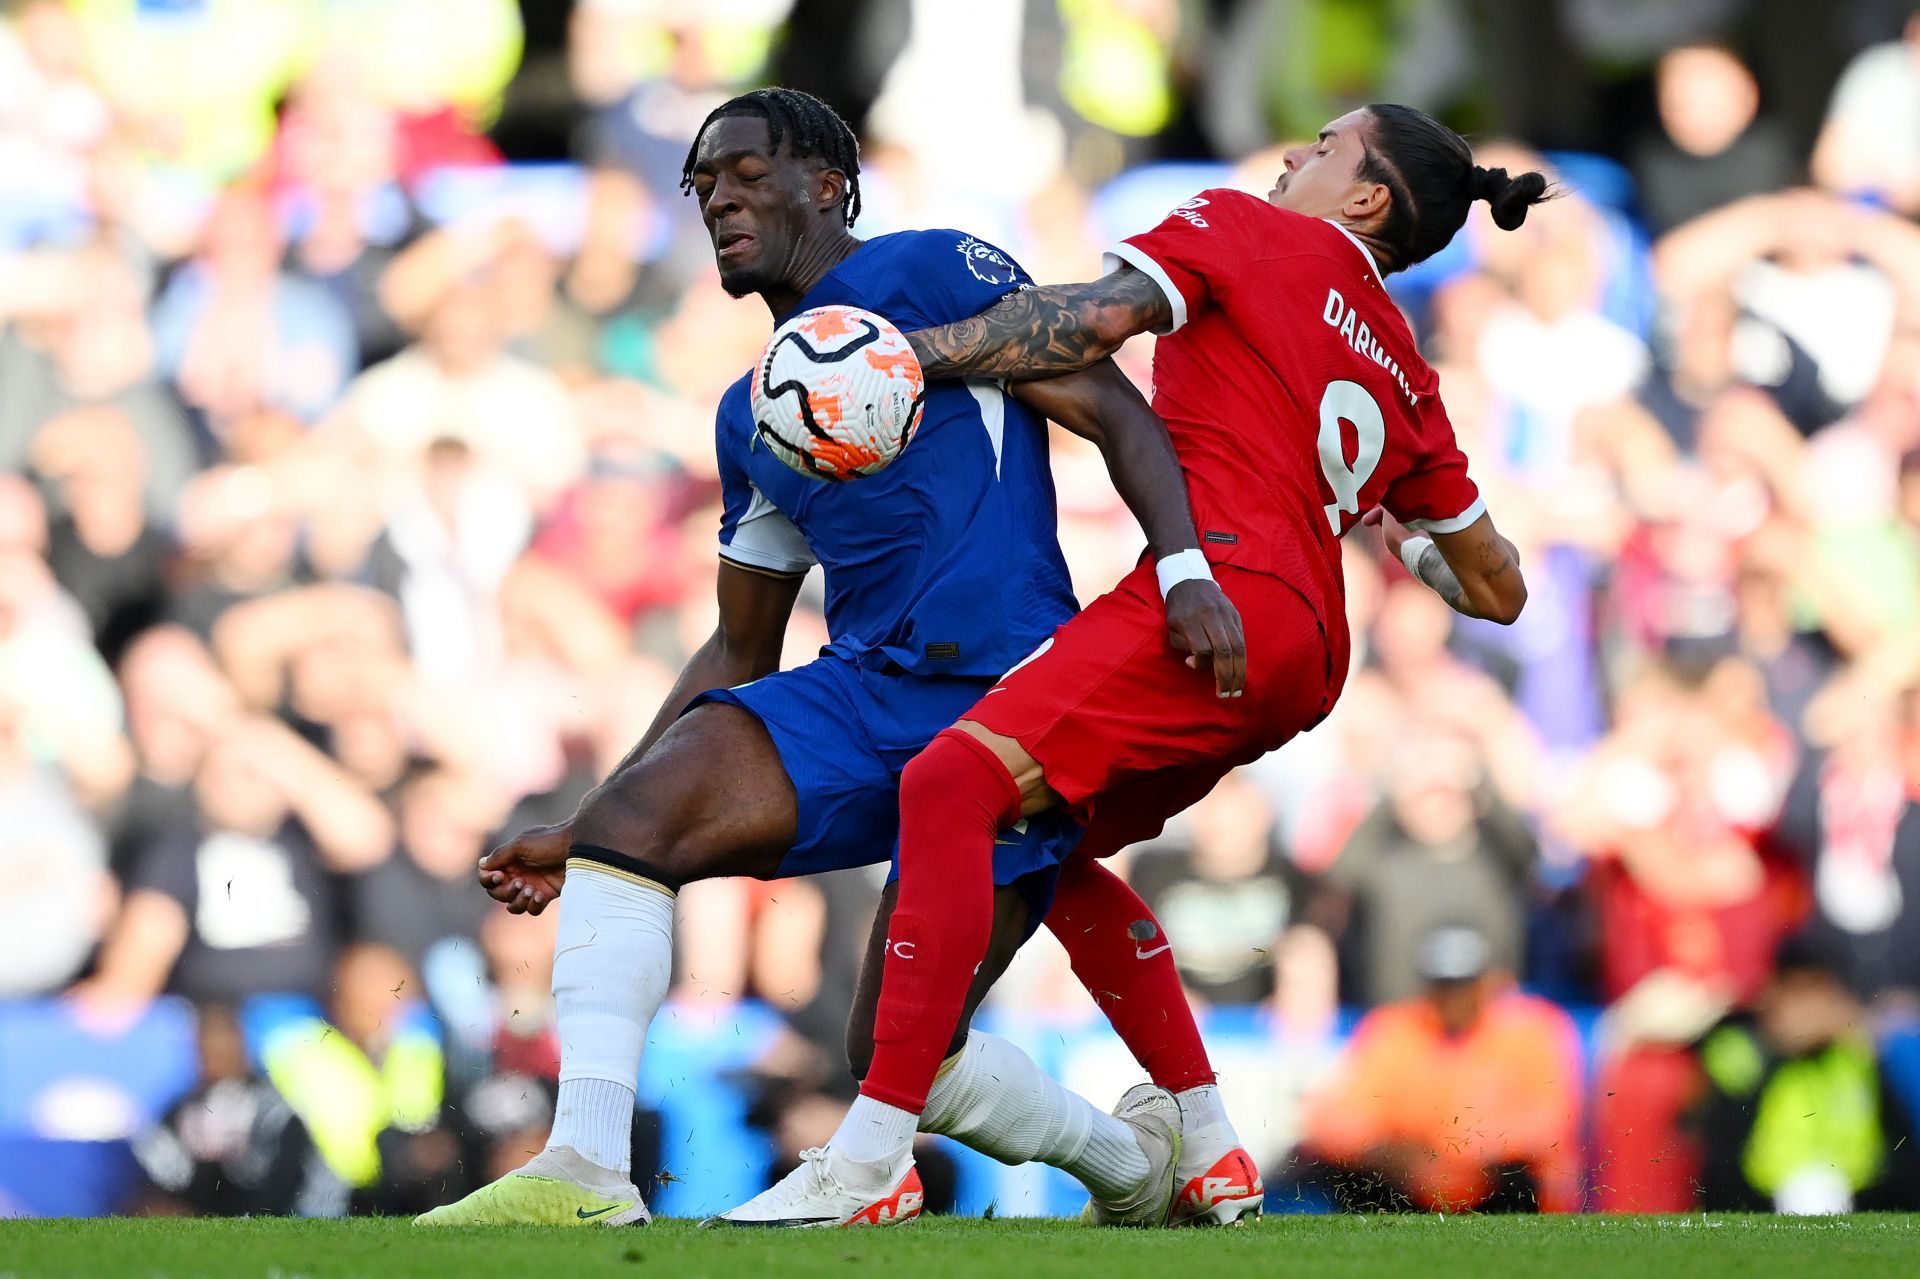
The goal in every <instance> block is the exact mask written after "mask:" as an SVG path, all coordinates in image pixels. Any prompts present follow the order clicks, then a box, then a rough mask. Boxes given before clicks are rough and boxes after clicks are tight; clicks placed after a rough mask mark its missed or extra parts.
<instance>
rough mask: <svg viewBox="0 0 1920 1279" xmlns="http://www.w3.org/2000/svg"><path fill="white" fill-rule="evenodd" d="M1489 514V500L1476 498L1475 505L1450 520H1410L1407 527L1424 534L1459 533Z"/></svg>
mask: <svg viewBox="0 0 1920 1279" xmlns="http://www.w3.org/2000/svg"><path fill="white" fill-rule="evenodd" d="M1486 513H1487V499H1486V498H1484V497H1476V498H1474V499H1473V505H1472V506H1469V507H1468V508H1467V509H1466V510H1464V511H1462V512H1460V514H1458V515H1456V516H1454V517H1453V518H1452V519H1450V520H1408V521H1407V527H1408V528H1411V529H1418V530H1420V531H1421V532H1422V533H1458V532H1459V531H1460V530H1461V529H1463V528H1465V527H1467V525H1469V524H1471V523H1473V522H1474V521H1475V520H1477V519H1479V518H1480V517H1481V516H1482V515H1485V514H1486Z"/></svg>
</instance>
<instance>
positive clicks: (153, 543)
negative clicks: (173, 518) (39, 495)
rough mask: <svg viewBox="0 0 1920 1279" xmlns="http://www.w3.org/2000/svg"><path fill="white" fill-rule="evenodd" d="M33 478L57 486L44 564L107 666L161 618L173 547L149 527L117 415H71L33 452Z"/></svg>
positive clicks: (130, 443) (143, 463) (133, 451)
mask: <svg viewBox="0 0 1920 1279" xmlns="http://www.w3.org/2000/svg"><path fill="white" fill-rule="evenodd" d="M33 463H34V470H35V471H36V472H38V473H39V475H40V476H41V478H42V479H44V480H47V481H50V482H52V483H54V484H56V485H57V486H58V490H57V491H58V493H59V501H58V502H57V504H56V505H57V507H58V508H59V509H60V510H61V511H63V512H64V513H63V514H62V515H61V516H60V517H59V518H58V519H56V520H55V521H54V523H53V526H52V527H51V528H50V529H49V530H48V534H47V563H48V565H49V566H50V567H51V568H52V569H53V575H54V577H55V578H57V579H58V580H59V582H60V585H61V586H62V587H63V588H64V589H65V590H66V591H67V593H68V594H70V595H72V596H73V598H74V602H75V603H77V604H79V605H80V607H81V609H83V610H84V611H85V612H86V615H87V622H88V624H89V625H90V626H91V627H92V629H93V642H94V645H95V646H96V647H97V648H99V650H100V655H101V657H103V658H105V659H106V660H107V662H108V663H114V662H117V661H119V659H120V654H121V653H122V652H123V651H124V650H125V649H126V646H127V644H128V643H129V642H130V641H131V640H132V639H133V637H134V636H136V635H138V634H139V633H140V632H141V631H144V630H146V629H147V628H148V627H150V626H153V625H155V624H157V623H158V622H159V621H160V620H161V619H162V618H163V617H165V616H166V611H167V573H168V570H169V569H170V568H171V566H172V561H173V539H172V538H170V537H168V536H167V535H166V534H165V533H163V532H162V531H161V530H160V529H158V528H156V527H154V525H153V522H152V520H151V519H150V517H149V513H148V511H147V509H146V505H145V501H144V499H143V496H142V490H143V488H144V481H145V479H146V475H147V470H148V468H147V460H146V456H145V450H144V449H143V447H142V446H141V443H140V437H139V435H138V434H137V433H136V432H135V430H134V428H133V425H132V423H131V422H130V421H129V420H128V418H127V416H126V414H125V413H123V412H121V411H120V410H118V409H115V408H109V407H106V406H101V407H98V408H92V409H75V410H73V411H71V412H68V413H66V414H64V415H62V416H60V417H58V418H55V419H53V420H52V421H50V422H48V423H47V425H46V426H45V427H44V428H42V430H41V432H40V434H39V436H38V437H36V438H35V440H34V443H33Z"/></svg>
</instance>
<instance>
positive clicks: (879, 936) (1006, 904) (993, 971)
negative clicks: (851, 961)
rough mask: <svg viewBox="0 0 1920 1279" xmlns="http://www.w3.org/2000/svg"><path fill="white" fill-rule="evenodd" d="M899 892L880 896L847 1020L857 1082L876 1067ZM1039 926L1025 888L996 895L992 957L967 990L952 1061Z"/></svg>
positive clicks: (893, 888)
mask: <svg viewBox="0 0 1920 1279" xmlns="http://www.w3.org/2000/svg"><path fill="white" fill-rule="evenodd" d="M899 890H900V886H899V885H898V884H888V885H887V887H886V889H885V891H883V892H882V893H881V894H880V908H879V910H877V911H876V912H875V913H874V917H873V928H872V930H871V931H870V932H869V933H868V935H867V952H866V955H865V957H864V958H863V959H862V960H861V964H860V980H859V982H858V983H857V984H856V985H855V987H854V994H853V1012H852V1014H851V1015H850V1016H849V1017H848V1019H847V1064H848V1065H849V1066H850V1067H852V1069H853V1076H854V1078H855V1079H864V1078H866V1074H867V1066H868V1065H869V1064H870V1063H871V1062H872V1061H873V1022H874V1016H875V1014H876V1013H877V1012H878V1011H879V1007H880V986H881V979H882V977H883V976H884V974H885V970H886V962H887V922H888V920H889V919H890V918H891V917H892V915H893V905H894V902H895V900H896V899H897V897H898V895H899ZM1038 923H1039V917H1038V916H1037V915H1035V914H1034V910H1033V906H1032V902H1031V898H1030V894H1029V893H1027V892H1026V891H1024V890H1023V888H1022V887H1021V886H1020V885H1018V884H1008V885H1004V886H1001V887H997V888H995V889H994V891H993V932H992V934H991V936H990V937H989V938H988V940H987V954H986V957H985V958H984V959H983V960H982V961H981V963H980V967H979V968H978V969H976V970H975V972H974V974H973V985H972V986H970V987H969V988H968V990H967V1003H966V1008H965V1009H964V1010H963V1011H962V1013H961V1015H960V1024H959V1025H958V1026H956V1027H955V1028H954V1032H953V1038H952V1039H951V1040H949V1041H948V1044H947V1053H948V1055H949V1056H951V1055H952V1054H953V1053H956V1052H958V1051H960V1048H961V1046H962V1045H963V1044H965V1043H966V1042H967V1030H968V1028H969V1027H970V1026H971V1025H972V1024H973V1014H974V1011H975V1010H976V1009H978V1008H979V1007H980V1001H981V1000H983V999H985V998H986V995H987V992H988V991H989V990H991V989H993V983H994V982H996V981H998V980H1000V975H1001V974H1002V973H1004V972H1006V971H1007V965H1008V964H1010V963H1012V962H1013V957H1014V955H1015V954H1016V953H1018V951H1019V950H1020V946H1021V944H1022V943H1023V942H1025V941H1026V939H1027V938H1028V937H1030V936H1032V934H1033V929H1034V926H1035V925H1036V924H1038Z"/></svg>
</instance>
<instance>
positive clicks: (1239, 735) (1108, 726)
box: [965, 560, 1346, 855]
mask: <svg viewBox="0 0 1920 1279" xmlns="http://www.w3.org/2000/svg"><path fill="white" fill-rule="evenodd" d="M1213 571H1214V577H1215V579H1216V580H1217V581H1218V582H1219V583H1220V588H1221V589H1222V590H1223V591H1225V592H1226V593H1227V598H1228V599H1230V600H1232V601H1233V603H1234V607H1236V608H1238V609H1239V610H1240V619H1241V623H1242V625H1243V627H1244V629H1245V631H1246V637H1247V687H1246V693H1245V695H1244V696H1241V697H1236V698H1222V697H1220V696H1219V695H1218V694H1217V693H1216V692H1215V691H1214V682H1213V668H1212V665H1211V664H1208V665H1207V666H1205V667H1203V668H1202V669H1200V670H1192V669H1189V668H1188V666H1187V665H1186V655H1185V654H1184V653H1180V652H1178V651H1176V650H1175V649H1174V648H1173V646H1172V645H1171V644H1170V643H1168V641H1167V614H1166V606H1165V605H1164V604H1163V603H1162V602H1161V600H1160V588H1159V584H1158V582H1157V580H1156V579H1155V576H1154V570H1153V562H1152V561H1151V560H1142V561H1141V563H1140V564H1139V566H1138V567H1136V568H1135V569H1134V570H1133V572H1131V573H1129V574H1127V576H1126V577H1125V578H1124V579H1122V580H1121V582H1120V584H1119V585H1118V586H1116V587H1114V588H1113V589H1112V590H1111V591H1109V592H1107V593H1106V594H1105V595H1102V596H1101V597H1100V598H1099V599H1097V600H1095V601H1094V602H1093V603H1092V604H1090V605H1088V606H1087V608H1086V609H1085V610H1084V611H1083V612H1081V613H1080V615H1079V616H1077V617H1075V618H1074V619H1073V620H1072V621H1070V622H1068V623H1067V624H1066V625H1064V626H1062V627H1061V628H1060V629H1059V630H1057V631H1055V632H1054V633H1053V638H1052V639H1050V640H1048V641H1047V642H1046V643H1045V644H1043V645H1041V646H1040V648H1039V649H1038V650H1037V651H1036V652H1035V653H1034V654H1033V656H1031V657H1029V658H1027V659H1026V660H1025V661H1024V662H1022V663H1020V665H1018V666H1016V667H1014V668H1013V669H1012V670H1011V671H1008V672H1007V674H1006V675H1005V676H1004V677H1003V678H1002V679H1001V681H1000V682H999V683H998V684H996V685H994V687H993V688H992V689H990V690H989V691H988V692H987V694H986V696H984V697H982V698H981V699H980V700H979V701H978V702H976V703H974V706H973V709H972V710H970V711H968V712H967V714H966V716H965V718H967V719H970V720H972V721H973V722H974V723H976V724H979V725H980V726H981V727H983V728H986V729H988V730H989V731H991V732H995V733H999V734H1000V735H1002V736H1004V737H1011V738H1013V739H1014V740H1015V741H1017V742H1019V743H1020V744H1021V746H1023V747H1025V748H1026V751H1027V753H1028V754H1029V755H1031V756H1033V757H1034V759H1036V760H1038V761H1039V763H1040V766H1041V768H1042V769H1043V770H1044V771H1045V773H1046V778H1047V784H1048V785H1049V786H1051V787H1052V788H1053V789H1054V791H1055V792H1056V793H1057V794H1058V795H1059V796H1060V797H1061V799H1063V800H1065V801H1066V803H1067V806H1068V808H1069V810H1070V811H1072V812H1073V813H1074V815H1075V816H1076V817H1078V818H1079V819H1080V820H1081V821H1082V822H1086V823H1087V824H1088V825H1089V827H1090V828H1091V829H1090V830H1089V833H1088V836H1087V846H1088V850H1089V851H1090V852H1093V853H1095V854H1096V855H1104V854H1106V853H1110V852H1112V851H1114V850H1115V849H1117V848H1119V847H1121V846H1123V845H1125V844H1129V843H1136V842H1138V841H1140V840H1143V839H1150V838H1152V837H1153V836H1154V835H1157V834H1159V832H1160V828H1161V826H1163V825H1164V824H1165V823H1166V820H1167V819H1168V818H1169V817H1171V816H1173V815H1174V814H1175V813H1178V812H1179V811H1181V810H1182V809H1184V808H1186V807H1187V806H1188V805H1190V804H1192V803H1194V801H1196V800H1198V799H1200V798H1201V797H1202V796H1204V795H1205V794H1206V793H1207V792H1208V791H1210V790H1212V789H1213V786H1214V783H1216V782H1218V781H1219V780H1220V779H1221V778H1222V777H1224V776H1226V774H1227V773H1228V772H1230V771H1231V770H1233V769H1234V768H1237V767H1238V766H1240V765H1241V764H1246V763H1250V762H1252V761H1253V760H1255V759H1258V758H1259V757H1260V756H1262V755H1264V754H1266V753H1267V752H1268V751H1270V750H1273V749H1274V748H1275V747H1277V746H1279V745H1280V744H1281V743H1282V742H1285V741H1286V740H1287V739H1288V738H1290V737H1292V736H1293V735H1294V734H1296V733H1299V732H1303V731H1305V730H1306V729H1309V728H1312V727H1313V726H1314V725H1315V724H1317V723H1319V722H1320V720H1321V719H1322V718H1323V717H1324V716H1325V715H1326V713H1327V711H1328V710H1330V709H1331V708H1332V706H1333V702H1334V699H1335V698H1337V697H1338V696H1339V694H1340V684H1341V683H1342V682H1343V681H1344V677H1345V674H1346V672H1345V670H1344V669H1341V670H1339V671H1336V670H1335V669H1334V660H1333V652H1332V647H1331V645H1330V644H1329V642H1328V638H1327V634H1326V629H1325V627H1324V626H1323V624H1322V621H1321V618H1320V615H1319V612H1318V611H1317V610H1316V609H1315V608H1314V607H1313V605H1312V604H1311V603H1309V602H1308V601H1307V599H1306V598H1305V597H1304V596H1302V595H1301V594H1300V593H1299V592H1298V591H1296V590H1295V589H1294V588H1293V587H1291V586H1289V585H1288V584H1287V583H1285V582H1283V581H1281V580H1280V579H1279V578H1277V577H1273V576H1270V575H1268V574H1265V573H1254V572H1249V571H1248V570H1245V569H1239V568H1235V567H1233V566H1232V565H1229V564H1216V565H1214V566H1213Z"/></svg>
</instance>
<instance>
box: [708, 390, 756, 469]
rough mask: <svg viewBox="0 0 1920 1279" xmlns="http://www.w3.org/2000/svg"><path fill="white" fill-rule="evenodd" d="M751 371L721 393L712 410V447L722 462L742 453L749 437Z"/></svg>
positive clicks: (751, 431) (751, 433) (751, 397)
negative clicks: (713, 446)
mask: <svg viewBox="0 0 1920 1279" xmlns="http://www.w3.org/2000/svg"><path fill="white" fill-rule="evenodd" d="M752 389H753V370H752V369H748V370H747V371H746V372H745V373H742V374H741V375H740V376H739V377H738V378H736V379H735V380H734V383H733V385H732V386H729V387H728V388H727V389H726V390H725V391H724V392H722V393H721V396H720V402H719V403H718V404H716V405H715V406H714V409H713V439H714V445H715V448H716V449H717V451H718V452H719V454H720V457H721V459H722V460H725V459H727V458H728V457H730V456H732V455H735V454H737V453H738V452H740V451H741V450H743V449H745V448H746V447H747V446H748V444H749V443H750V442H751V440H752V436H753V390H752Z"/></svg>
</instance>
